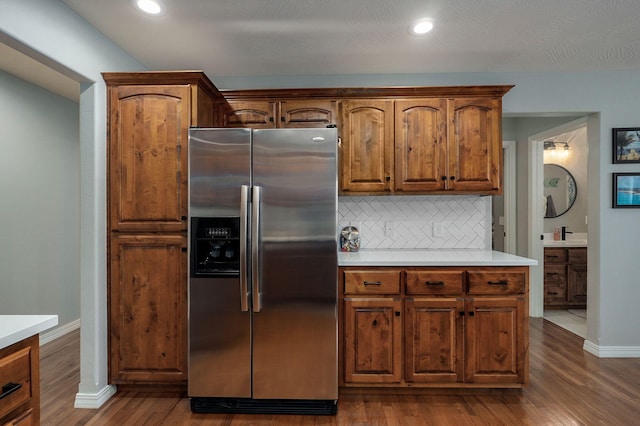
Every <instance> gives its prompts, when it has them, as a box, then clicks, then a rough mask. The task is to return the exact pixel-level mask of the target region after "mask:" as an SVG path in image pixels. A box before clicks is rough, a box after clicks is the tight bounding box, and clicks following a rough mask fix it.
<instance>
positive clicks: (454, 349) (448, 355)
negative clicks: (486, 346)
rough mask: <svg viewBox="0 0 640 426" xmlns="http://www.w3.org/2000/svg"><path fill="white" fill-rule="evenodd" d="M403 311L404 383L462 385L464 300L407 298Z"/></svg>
mask: <svg viewBox="0 0 640 426" xmlns="http://www.w3.org/2000/svg"><path fill="white" fill-rule="evenodd" d="M405 309H406V310H405V312H406V316H405V345H406V348H405V352H406V363H405V379H406V381H407V382H416V383H456V382H463V381H464V364H463V360H464V337H463V333H464V327H463V320H462V318H461V317H460V315H459V313H460V312H462V311H464V300H463V299H462V298H443V299H422V298H421V299H413V298H408V299H406V301H405Z"/></svg>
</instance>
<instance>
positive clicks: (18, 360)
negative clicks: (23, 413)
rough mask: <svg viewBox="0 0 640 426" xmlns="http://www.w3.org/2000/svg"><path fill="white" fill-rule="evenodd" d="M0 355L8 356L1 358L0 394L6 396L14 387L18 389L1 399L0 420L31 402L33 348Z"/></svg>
mask: <svg viewBox="0 0 640 426" xmlns="http://www.w3.org/2000/svg"><path fill="white" fill-rule="evenodd" d="M9 348H11V347H9ZM0 353H5V354H6V355H4V356H3V357H2V358H0V386H2V392H0V393H3V394H4V393H5V392H9V391H10V389H12V388H14V387H15V388H17V389H16V390H15V391H13V392H10V393H8V394H6V396H4V397H3V398H2V399H0V418H2V417H4V416H5V415H6V414H7V413H9V412H10V411H11V410H13V409H15V408H16V407H18V406H20V405H22V404H24V403H26V402H29V399H30V398H31V347H26V348H22V349H19V350H17V351H15V352H13V353H11V352H9V351H2V352H0ZM18 386H19V387H18Z"/></svg>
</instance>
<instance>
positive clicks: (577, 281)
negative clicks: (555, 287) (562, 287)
mask: <svg viewBox="0 0 640 426" xmlns="http://www.w3.org/2000/svg"><path fill="white" fill-rule="evenodd" d="M567 301H568V302H569V303H577V304H586V303H587V265H586V264H583V265H574V264H569V265H567Z"/></svg>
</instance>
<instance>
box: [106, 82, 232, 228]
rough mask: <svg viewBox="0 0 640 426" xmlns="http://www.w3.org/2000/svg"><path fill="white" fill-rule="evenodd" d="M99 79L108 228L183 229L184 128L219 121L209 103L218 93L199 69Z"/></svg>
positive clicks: (184, 212)
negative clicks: (104, 102) (104, 113)
mask: <svg viewBox="0 0 640 426" xmlns="http://www.w3.org/2000/svg"><path fill="white" fill-rule="evenodd" d="M103 75H104V79H105V81H106V82H107V93H108V98H107V99H108V109H109V119H108V125H109V130H108V181H109V182H108V193H109V194H108V196H109V208H108V210H109V229H110V230H111V231H121V232H173V231H186V229H187V222H186V217H187V178H188V176H187V149H188V137H189V127H190V126H201V127H210V126H214V125H216V124H217V122H216V118H215V116H214V103H215V100H216V96H220V95H219V94H217V92H216V89H215V87H214V86H213V85H211V83H210V82H209V80H208V79H206V77H204V76H203V74H202V73H197V72H184V73H175V74H172V73H157V72H151V73H104V74H103ZM216 94H217V95H216Z"/></svg>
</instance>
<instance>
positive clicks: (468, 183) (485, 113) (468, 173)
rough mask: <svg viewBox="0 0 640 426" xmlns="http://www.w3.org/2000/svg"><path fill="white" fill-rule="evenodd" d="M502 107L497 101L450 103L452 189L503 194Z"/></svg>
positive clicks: (450, 101)
mask: <svg viewBox="0 0 640 426" xmlns="http://www.w3.org/2000/svg"><path fill="white" fill-rule="evenodd" d="M500 105H501V102H500V100H499V99H496V98H459V99H451V100H449V123H448V124H449V129H448V134H449V137H448V144H449V147H448V155H449V167H448V171H449V173H448V182H447V184H448V188H449V189H453V190H456V191H478V192H481V191H486V192H487V193H489V192H493V193H500V192H501V190H502V189H501V188H502V173H501V166H502V135H501V130H500V129H501V120H502V110H501V107H500Z"/></svg>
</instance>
